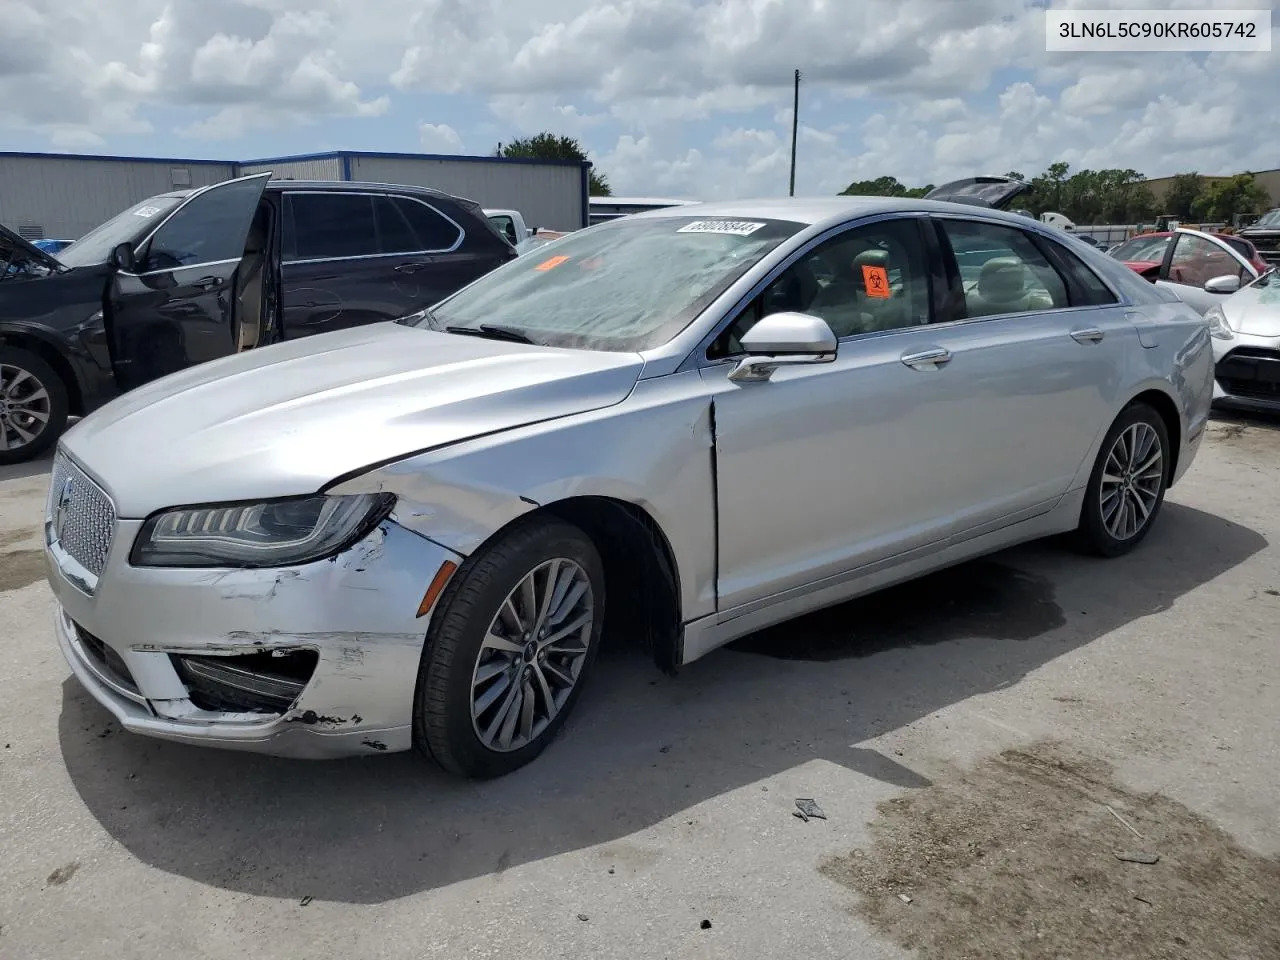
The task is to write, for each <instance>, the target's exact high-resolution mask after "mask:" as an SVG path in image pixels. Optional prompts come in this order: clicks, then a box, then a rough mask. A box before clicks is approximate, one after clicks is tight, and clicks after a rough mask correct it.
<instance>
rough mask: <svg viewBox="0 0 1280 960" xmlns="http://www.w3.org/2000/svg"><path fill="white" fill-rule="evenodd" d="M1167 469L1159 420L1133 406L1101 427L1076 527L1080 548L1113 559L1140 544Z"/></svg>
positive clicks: (1156, 507) (1166, 445) (1149, 411)
mask: <svg viewBox="0 0 1280 960" xmlns="http://www.w3.org/2000/svg"><path fill="white" fill-rule="evenodd" d="M1170 467H1171V463H1170V459H1169V433H1168V429H1167V428H1166V427H1165V425H1164V420H1163V419H1162V418H1161V417H1160V415H1159V414H1158V413H1156V411H1155V410H1153V409H1152V408H1151V407H1149V406H1148V405H1147V404H1145V403H1135V404H1133V405H1132V406H1130V407H1129V408H1128V409H1126V410H1125V411H1124V412H1123V413H1122V414H1120V416H1119V417H1118V418H1117V419H1116V422H1115V423H1114V424H1112V426H1111V429H1110V430H1109V431H1107V436H1106V438H1105V439H1104V440H1103V441H1102V447H1101V449H1100V450H1099V451H1098V459H1097V461H1096V462H1095V463H1094V466H1093V473H1092V474H1091V475H1090V477H1089V487H1088V489H1087V491H1086V492H1085V498H1084V507H1083V509H1082V510H1081V513H1080V526H1079V528H1078V530H1077V534H1078V536H1079V538H1080V540H1081V542H1082V544H1083V545H1084V546H1085V548H1086V549H1088V550H1089V551H1090V552H1092V553H1096V554H1099V555H1101V556H1104V557H1118V556H1120V555H1121V554H1125V553H1128V552H1129V551H1130V550H1132V549H1133V548H1134V547H1136V546H1137V545H1138V544H1139V543H1141V542H1142V540H1143V538H1145V537H1146V535H1147V533H1148V532H1149V531H1150V530H1151V527H1152V524H1154V523H1155V520H1156V515H1157V514H1158V513H1159V512H1160V507H1161V505H1162V504H1163V503H1164V494H1165V489H1166V487H1167V485H1168V480H1169V470H1170Z"/></svg>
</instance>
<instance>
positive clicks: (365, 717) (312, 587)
mask: <svg viewBox="0 0 1280 960" xmlns="http://www.w3.org/2000/svg"><path fill="white" fill-rule="evenodd" d="M140 527H141V523H140V522H138V521H119V523H118V525H117V528H116V531H115V535H114V538H113V542H112V545H111V550H110V554H109V555H108V558H107V563H106V567H105V568H104V570H103V572H102V574H101V576H100V577H99V578H98V580H97V583H96V587H95V590H94V593H93V595H89V594H88V593H87V592H86V591H85V590H84V589H83V586H84V585H83V583H82V582H79V581H78V580H77V578H76V571H74V570H71V571H68V572H67V573H64V571H63V570H62V569H61V567H60V565H59V558H58V555H57V554H58V553H59V552H58V551H55V550H53V549H50V548H48V547H46V557H47V559H48V564H49V582H50V584H51V586H52V588H53V592H54V595H55V597H56V599H57V601H58V609H57V611H56V613H55V623H54V626H55V631H56V635H57V638H58V644H59V646H60V647H61V649H62V652H63V655H64V656H65V657H66V659H67V662H68V663H69V664H70V666H71V669H72V672H73V673H74V674H75V676H76V678H77V679H78V680H79V681H80V683H81V684H83V685H84V687H85V688H86V689H87V690H88V691H89V692H90V693H91V694H92V695H93V696H94V698H95V699H97V700H98V702H99V703H101V704H102V705H103V706H104V707H106V708H107V709H108V710H109V711H110V712H111V713H112V714H113V715H114V716H115V717H116V719H117V720H118V721H119V722H120V724H121V726H123V727H124V728H125V729H126V730H129V731H132V732H134V733H139V734H144V735H147V736H153V737H160V738H163V739H167V740H175V741H181V742H184V743H195V744H205V745H210V746H218V747H223V748H230V749H238V750H247V751H253V752H258V753H267V754H273V755H277V756H290V757H308V758H320V757H336V756H346V755H352V754H369V753H373V752H382V751H387V752H391V751H397V750H406V749H408V748H409V747H410V746H411V744H412V716H413V697H414V687H415V684H416V682H417V676H418V668H419V663H420V660H421V655H422V644H423V642H424V638H425V635H426V630H427V624H428V621H429V615H428V616H423V617H419V616H418V606H419V604H420V603H421V601H422V598H423V594H424V592H425V591H426V589H427V587H428V585H429V584H430V583H431V581H432V578H433V577H434V576H435V575H436V573H437V571H439V569H440V567H441V565H442V564H443V563H444V562H445V561H453V562H454V563H458V562H460V560H461V558H460V557H459V556H458V555H457V554H456V553H453V552H452V551H450V550H447V549H446V548H444V547H441V546H440V545H438V544H436V543H434V542H432V541H430V540H427V539H425V538H423V537H421V536H419V535H418V534H415V533H412V532H410V531H408V530H406V529H404V528H403V527H401V526H399V525H398V524H396V523H395V522H394V521H393V520H387V521H384V522H383V523H382V524H381V525H379V527H378V528H376V529H375V530H374V531H372V532H371V533H370V534H369V535H368V536H367V537H366V538H365V539H364V540H362V541H360V542H359V543H357V544H355V545H354V546H352V547H351V548H349V549H348V550H346V551H344V552H343V553H342V554H339V555H338V556H336V557H333V558H331V559H328V560H321V561H317V562H315V563H309V564H304V565H301V566H296V567H283V568H275V569H270V570H241V569H218V570H208V569H204V570H192V569H172V568H150V567H133V566H130V565H129V563H128V553H129V549H130V547H131V546H132V543H133V540H134V537H135V536H136V535H137V532H138V529H139V528H140ZM68 573H69V574H70V575H68ZM301 651H310V654H309V655H308V662H309V663H312V662H313V663H314V670H309V671H308V675H307V676H306V677H304V678H303V679H304V681H305V682H303V683H301V684H300V686H301V692H300V694H299V695H298V696H297V698H296V699H295V700H294V701H293V702H292V704H291V705H289V706H288V707H287V708H282V709H279V710H275V711H271V710H264V709H262V708H261V707H259V708H257V709H246V710H240V711H236V710H228V709H209V708H208V707H209V704H207V703H205V704H204V706H201V705H200V702H199V701H200V697H199V695H198V694H197V693H196V692H195V691H193V690H192V689H191V688H189V687H188V685H187V684H186V683H185V682H184V679H183V670H182V669H181V668H182V665H183V663H184V661H182V660H179V659H175V658H181V657H183V656H189V657H201V658H215V660H214V662H217V660H216V658H227V661H226V662H227V663H228V664H231V663H236V662H243V660H237V658H243V657H245V655H250V654H252V655H258V657H256V658H253V659H255V660H260V659H262V655H267V656H270V655H276V656H290V655H293V654H295V653H298V652H301ZM187 676H188V678H189V677H190V675H189V674H187ZM193 697H194V698H195V699H193Z"/></svg>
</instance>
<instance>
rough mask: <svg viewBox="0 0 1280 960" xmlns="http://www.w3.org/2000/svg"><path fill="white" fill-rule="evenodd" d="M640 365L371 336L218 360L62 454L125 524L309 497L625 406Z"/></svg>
mask: <svg viewBox="0 0 1280 960" xmlns="http://www.w3.org/2000/svg"><path fill="white" fill-rule="evenodd" d="M643 363H644V361H643V359H642V358H641V357H640V356H639V355H638V354H634V353H605V352H597V351H587V350H564V349H555V348H550V347H537V346H529V345H528V344H520V343H505V342H500V341H493V340H485V339H481V338H478V337H469V336H457V335H454V334H447V333H435V332H433V331H428V330H422V329H418V328H413V327H407V326H402V325H400V324H395V323H378V324H372V325H369V326H364V327H355V328H352V329H348V330H339V331H335V332H334V333H327V334H321V335H317V336H313V337H306V338H302V339H299V340H292V341H288V342H285V343H280V344H276V345H274V346H270V347H264V348H260V349H257V350H251V351H248V352H246V353H241V354H238V355H236V356H232V357H225V358H223V359H221V360H214V361H212V362H210V363H204V364H201V365H199V366H196V367H191V368H190V369H187V370H184V371H182V372H180V373H176V374H173V375H171V376H168V377H164V378H163V379H161V380H157V381H155V382H154V383H150V384H147V385H145V386H142V387H139V388H138V389H136V390H133V391H130V392H129V393H127V394H125V395H124V396H122V397H119V398H118V399H116V400H113V401H112V402H111V403H109V404H107V405H106V406H104V407H102V408H101V409H99V410H97V411H96V412H94V413H92V414H90V415H89V416H88V417H86V418H85V419H83V420H81V421H80V422H79V423H78V424H76V425H75V426H74V427H72V428H71V430H69V431H68V432H67V433H66V434H65V436H64V437H63V439H62V446H63V447H64V448H65V449H66V450H67V451H68V452H69V453H70V454H71V455H72V456H73V457H75V458H76V459H77V460H79V461H80V462H81V463H82V464H83V465H84V466H85V467H87V468H88V470H89V472H90V473H91V474H93V475H95V476H96V477H97V479H98V480H99V481H100V482H101V483H102V484H103V485H104V486H105V487H106V489H107V491H108V492H109V493H110V494H111V496H112V497H113V499H114V500H115V502H116V510H117V513H118V514H119V515H120V516H121V517H126V518H133V519H140V518H142V517H145V516H147V515H148V514H150V513H152V512H153V511H155V510H158V509H161V508H163V507H169V506H177V505H181V504H195V503H214V502H218V501H228V500H256V499H268V498H271V497H282V496H292V495H298V494H305V493H314V492H315V491H316V490H318V489H320V488H321V487H323V486H324V485H325V484H327V483H329V482H330V481H332V480H334V479H336V478H338V477H340V476H342V475H344V474H347V473H352V472H358V471H361V470H363V469H364V468H366V467H370V466H373V465H376V464H380V463H385V462H387V461H391V460H396V459H399V458H401V457H404V456H407V455H409V454H412V453H415V452H418V451H421V450H425V449H428V448H431V447H439V446H443V445H446V444H451V443H457V442H458V441H461V440H466V439H469V438H471V437H476V436H480V435H482V434H487V433H494V432H496V431H500V430H509V429H512V428H514V427H519V426H523V425H525V424H530V423H535V422H537V421H540V420H549V419H552V418H555V417H563V416H568V415H570V414H574V413H582V412H586V411H589V410H595V409H598V408H600V407H606V406H609V405H611V404H615V403H619V402H621V401H622V400H623V399H625V398H626V397H627V395H628V394H629V393H630V392H631V389H632V388H633V387H634V386H635V383H636V380H637V378H638V377H639V375H640V371H641V368H642V367H643Z"/></svg>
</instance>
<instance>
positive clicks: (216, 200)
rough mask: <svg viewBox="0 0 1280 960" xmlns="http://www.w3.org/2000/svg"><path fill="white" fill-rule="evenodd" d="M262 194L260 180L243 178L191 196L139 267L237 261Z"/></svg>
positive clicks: (155, 239) (169, 267)
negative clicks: (240, 180)
mask: <svg viewBox="0 0 1280 960" xmlns="http://www.w3.org/2000/svg"><path fill="white" fill-rule="evenodd" d="M261 194H262V181H261V180H245V181H242V182H240V183H228V184H225V185H222V186H219V187H218V188H216V189H214V190H211V191H209V192H208V193H202V194H199V195H198V196H195V197H193V198H192V199H191V200H190V201H188V202H187V204H186V206H184V207H182V209H180V210H178V211H177V212H176V213H175V214H174V215H173V216H171V217H170V218H169V219H168V220H166V221H165V222H164V223H163V224H162V225H161V227H160V229H159V230H157V231H156V234H155V236H154V237H152V238H151V241H150V243H148V244H147V249H146V251H145V253H144V255H143V258H142V263H141V264H140V265H139V270H141V271H142V272H144V273H145V272H148V271H151V270H173V269H176V268H178V267H189V266H194V265H195V264H200V263H216V262H217V261H219V260H239V259H240V258H241V257H242V256H244V244H245V240H246V238H247V237H248V234H249V224H250V222H251V221H252V220H253V215H254V213H255V212H257V209H258V204H257V198H258V197H259V196H261ZM68 249H70V248H68Z"/></svg>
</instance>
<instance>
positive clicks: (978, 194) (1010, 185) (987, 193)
mask: <svg viewBox="0 0 1280 960" xmlns="http://www.w3.org/2000/svg"><path fill="white" fill-rule="evenodd" d="M1030 189H1031V184H1029V183H1027V182H1025V181H1023V180H1015V179H1014V178H1013V177H966V178H965V179H963V180H952V181H951V182H950V183H944V184H943V185H942V186H940V187H934V188H933V189H932V190H930V191H929V192H928V193H926V194H925V195H924V199H926V200H947V201H950V202H951V203H968V204H971V205H973V206H977V207H994V208H995V209H997V210H1005V209H1007V208H1008V206H1009V204H1010V203H1012V202H1013V199H1014V197H1018V196H1021V195H1022V194H1024V193H1026V192H1027V191H1028V190H1030Z"/></svg>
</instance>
